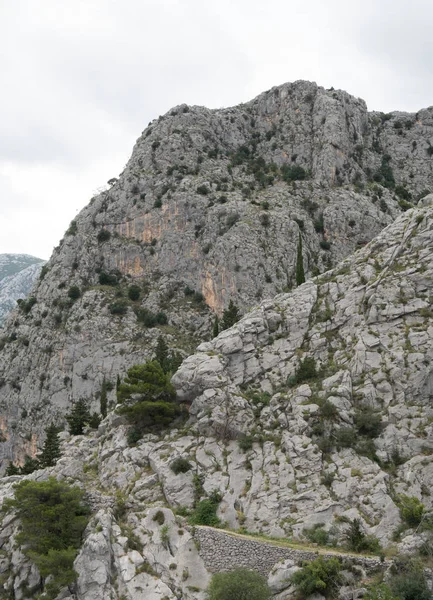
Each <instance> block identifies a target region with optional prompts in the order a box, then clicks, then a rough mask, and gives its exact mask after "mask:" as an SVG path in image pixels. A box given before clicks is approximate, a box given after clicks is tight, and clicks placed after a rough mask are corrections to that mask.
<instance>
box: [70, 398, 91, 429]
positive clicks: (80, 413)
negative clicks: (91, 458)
mask: <svg viewBox="0 0 433 600" xmlns="http://www.w3.org/2000/svg"><path fill="white" fill-rule="evenodd" d="M66 420H67V422H68V423H69V432H70V433H71V434H72V435H81V434H82V433H83V429H84V426H85V425H88V423H89V422H90V420H91V416H90V412H89V408H88V406H87V403H86V401H85V400H84V399H83V398H80V400H78V402H77V403H76V404H75V405H74V407H73V409H72V410H71V412H70V413H69V414H68V415H66Z"/></svg>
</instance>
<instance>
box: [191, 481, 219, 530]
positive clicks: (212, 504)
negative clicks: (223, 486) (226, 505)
mask: <svg viewBox="0 0 433 600" xmlns="http://www.w3.org/2000/svg"><path fill="white" fill-rule="evenodd" d="M220 502H221V495H220V493H219V492H218V491H217V490H215V491H213V492H212V493H211V494H210V496H209V498H205V499H204V500H200V502H198V503H197V504H196V506H195V508H194V511H193V512H192V514H191V516H190V518H189V522H190V523H191V525H207V526H208V527H219V526H220V525H221V521H220V520H219V518H218V517H217V510H218V505H219V503H220Z"/></svg>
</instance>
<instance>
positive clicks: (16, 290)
mask: <svg viewBox="0 0 433 600" xmlns="http://www.w3.org/2000/svg"><path fill="white" fill-rule="evenodd" d="M43 264H44V261H43V260H41V259H40V258H35V257H34V256H29V255H28V254H0V327H1V326H2V324H3V322H4V320H5V319H6V317H7V315H8V314H9V313H10V312H11V311H12V310H13V309H14V308H16V305H17V300H18V299H20V298H26V297H27V296H28V294H29V293H30V290H31V289H32V287H33V285H34V283H35V281H36V279H37V277H38V276H39V273H40V271H41V268H42V265H43Z"/></svg>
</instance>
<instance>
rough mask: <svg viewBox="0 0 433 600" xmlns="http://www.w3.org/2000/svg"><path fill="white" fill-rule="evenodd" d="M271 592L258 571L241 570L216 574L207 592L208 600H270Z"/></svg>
mask: <svg viewBox="0 0 433 600" xmlns="http://www.w3.org/2000/svg"><path fill="white" fill-rule="evenodd" d="M270 597H271V590H270V589H269V587H268V584H267V582H266V579H265V578H264V577H263V575H261V574H260V573H258V572H257V571H250V570H249V569H244V568H239V569H234V570H233V571H229V572H228V573H215V575H213V577H212V579H211V582H210V584H209V587H208V590H207V598H208V600H268V599H269V598H270Z"/></svg>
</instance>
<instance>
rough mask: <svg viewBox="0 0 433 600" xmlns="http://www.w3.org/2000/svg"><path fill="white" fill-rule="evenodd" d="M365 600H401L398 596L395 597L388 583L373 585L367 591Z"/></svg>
mask: <svg viewBox="0 0 433 600" xmlns="http://www.w3.org/2000/svg"><path fill="white" fill-rule="evenodd" d="M364 600H399V599H398V598H397V596H395V595H394V594H393V592H392V590H391V588H390V587H389V586H388V585H386V583H380V584H378V585H373V586H372V587H370V588H369V589H368V590H367V593H366V595H365V596H364Z"/></svg>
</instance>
